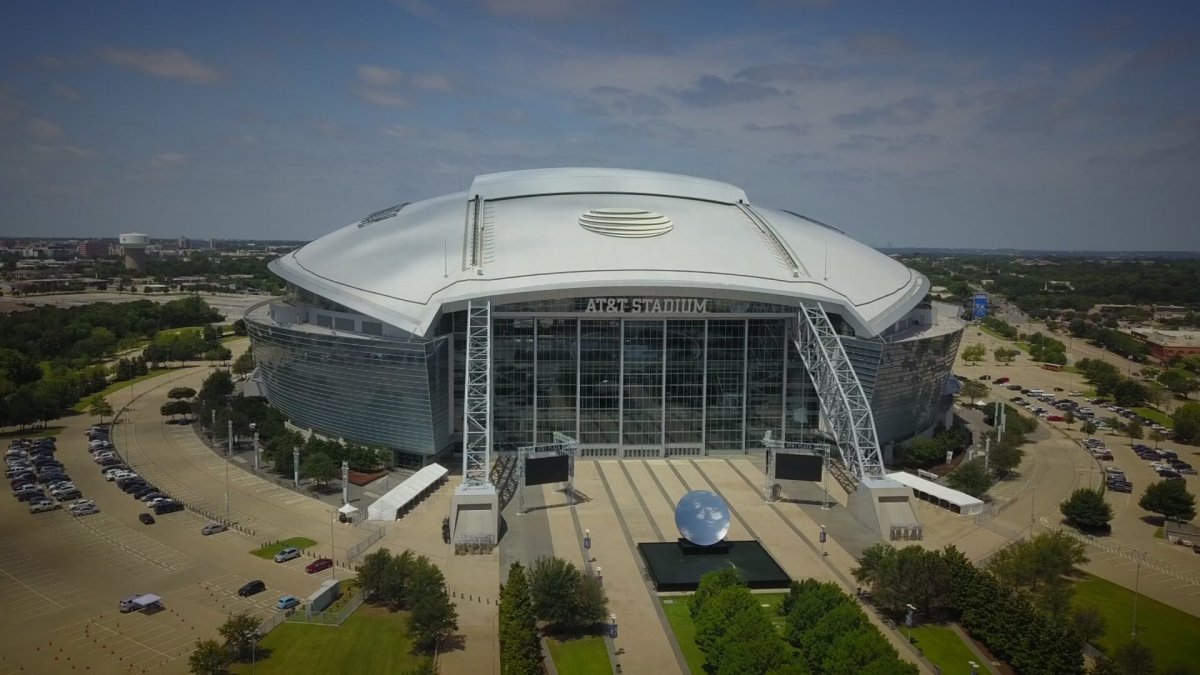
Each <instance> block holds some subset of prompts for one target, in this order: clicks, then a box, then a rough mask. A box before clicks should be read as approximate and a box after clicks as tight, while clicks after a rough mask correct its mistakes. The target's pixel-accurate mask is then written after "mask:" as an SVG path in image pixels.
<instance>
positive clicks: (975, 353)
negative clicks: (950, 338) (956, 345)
mask: <svg viewBox="0 0 1200 675" xmlns="http://www.w3.org/2000/svg"><path fill="white" fill-rule="evenodd" d="M962 357H963V361H970V362H972V363H978V362H980V361H982V360H984V359H985V358H987V347H984V346H983V345H981V344H973V345H968V346H967V347H965V348H963V351H962Z"/></svg>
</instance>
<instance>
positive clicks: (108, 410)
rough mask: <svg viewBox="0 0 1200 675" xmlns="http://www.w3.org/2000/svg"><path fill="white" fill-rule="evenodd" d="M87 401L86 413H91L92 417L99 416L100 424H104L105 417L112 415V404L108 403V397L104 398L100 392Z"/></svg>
mask: <svg viewBox="0 0 1200 675" xmlns="http://www.w3.org/2000/svg"><path fill="white" fill-rule="evenodd" d="M87 403H88V414H89V415H92V416H93V417H99V418H100V424H104V418H105V417H112V414H113V407H112V404H110V403H109V402H108V399H106V398H104V397H103V396H101V395H100V394H96V395H94V396H92V397H91V398H89V399H88V401H87Z"/></svg>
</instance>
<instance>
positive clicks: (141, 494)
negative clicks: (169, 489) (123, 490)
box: [129, 485, 158, 499]
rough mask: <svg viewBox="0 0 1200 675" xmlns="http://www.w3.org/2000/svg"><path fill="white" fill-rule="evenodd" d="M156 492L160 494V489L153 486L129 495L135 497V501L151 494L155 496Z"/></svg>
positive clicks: (142, 488) (145, 486)
mask: <svg viewBox="0 0 1200 675" xmlns="http://www.w3.org/2000/svg"><path fill="white" fill-rule="evenodd" d="M155 492H158V488H156V487H154V486H153V485H144V486H142V487H141V488H139V489H137V490H134V491H133V492H131V493H129V494H131V495H133V498H134V499H141V498H142V497H145V496H146V495H149V494H153V493H155Z"/></svg>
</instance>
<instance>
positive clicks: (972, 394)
mask: <svg viewBox="0 0 1200 675" xmlns="http://www.w3.org/2000/svg"><path fill="white" fill-rule="evenodd" d="M960 393H961V394H962V395H963V396H964V397H966V398H967V399H969V400H971V401H975V400H976V399H981V398H983V397H984V396H987V393H988V386H987V385H986V384H984V383H982V382H980V381H979V380H967V381H966V382H963V385H962V391H961V392H960Z"/></svg>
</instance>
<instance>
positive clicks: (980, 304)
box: [971, 293, 988, 319]
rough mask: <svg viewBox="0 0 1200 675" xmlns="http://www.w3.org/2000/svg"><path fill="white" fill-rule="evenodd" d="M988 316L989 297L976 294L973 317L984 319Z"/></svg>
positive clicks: (985, 294) (984, 294)
mask: <svg viewBox="0 0 1200 675" xmlns="http://www.w3.org/2000/svg"><path fill="white" fill-rule="evenodd" d="M987 315H988V296H987V293H976V294H975V304H974V307H973V308H972V310H971V317H972V318H975V319H982V318H984V317H985V316H987Z"/></svg>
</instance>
